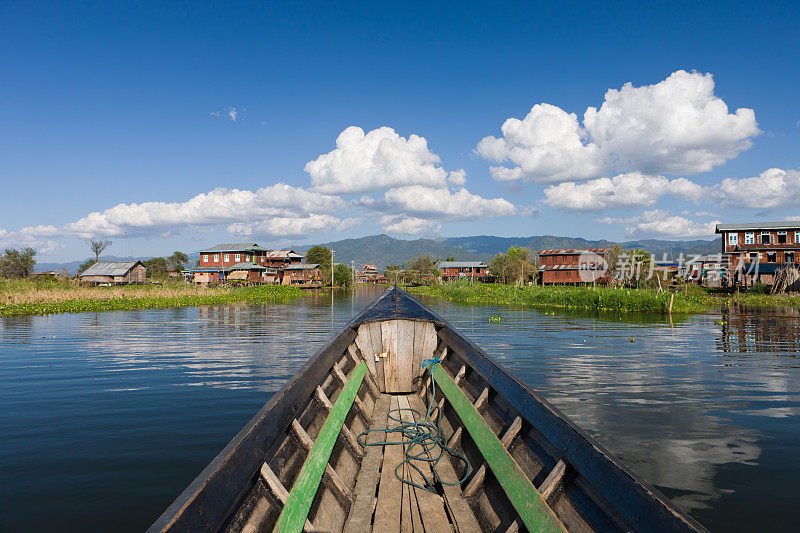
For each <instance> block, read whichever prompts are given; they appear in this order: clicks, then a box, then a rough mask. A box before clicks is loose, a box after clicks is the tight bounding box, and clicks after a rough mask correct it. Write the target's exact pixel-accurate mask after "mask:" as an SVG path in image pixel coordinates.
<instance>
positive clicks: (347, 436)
mask: <svg viewBox="0 0 800 533" xmlns="http://www.w3.org/2000/svg"><path fill="white" fill-rule="evenodd" d="M314 398H315V399H316V400H317V401H318V402H319V403H320V405H322V408H323V409H325V410H326V411H328V413H330V412H331V409H333V404H331V401H330V400H329V399H328V397H327V396H326V395H325V391H323V390H322V387H320V386H319V385H317V388H316V389H315V390H314ZM339 436H340V437H341V438H343V439H344V440H345V442H346V443H347V448H348V449H349V450H350V451H352V452H353V453H355V454H356V455H357V456H358V457H364V452H363V451H362V450H361V445H360V444H359V443H358V439H356V436H355V435H353V432H352V431H350V428H349V427H347V426H345V425H343V426H342V431H341V433H340V434H339Z"/></svg>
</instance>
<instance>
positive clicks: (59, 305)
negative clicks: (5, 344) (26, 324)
mask: <svg viewBox="0 0 800 533" xmlns="http://www.w3.org/2000/svg"><path fill="white" fill-rule="evenodd" d="M304 294H305V292H304V291H303V290H302V289H299V288H297V287H289V286H281V285H263V286H257V287H207V288H201V287H195V286H192V285H186V284H183V283H166V284H163V285H127V286H118V287H76V286H74V285H72V284H71V283H70V282H68V281H67V282H65V281H30V280H13V281H6V280H2V281H0V316H12V315H49V314H54V313H81V312H84V311H118V310H125V309H151V308H158V307H186V306H194V305H213V304H226V303H233V302H249V303H257V302H258V303H262V302H263V303H283V302H287V301H291V300H293V299H295V298H299V297H301V296H303V295H304Z"/></svg>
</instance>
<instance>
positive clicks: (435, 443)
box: [357, 357, 472, 494]
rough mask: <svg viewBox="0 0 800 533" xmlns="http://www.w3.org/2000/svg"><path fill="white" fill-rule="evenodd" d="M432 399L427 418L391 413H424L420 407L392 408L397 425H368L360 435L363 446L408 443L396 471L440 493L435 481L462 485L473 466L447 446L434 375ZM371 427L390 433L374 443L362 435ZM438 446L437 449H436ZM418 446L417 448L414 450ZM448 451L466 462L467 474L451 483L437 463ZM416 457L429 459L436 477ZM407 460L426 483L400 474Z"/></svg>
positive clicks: (429, 362) (429, 364) (425, 365)
mask: <svg viewBox="0 0 800 533" xmlns="http://www.w3.org/2000/svg"><path fill="white" fill-rule="evenodd" d="M437 363H441V359H439V358H438V357H434V358H433V359H425V360H424V361H423V362H422V367H423V368H427V369H428V371H429V372H430V371H431V369H433V365H435V364H437ZM431 391H432V392H431V400H430V402H429V403H428V408H427V410H426V411H425V418H423V419H422V420H420V421H419V422H403V421H402V420H401V419H400V418H396V417H395V416H393V415H392V413H398V416H401V415H399V413H400V411H411V412H412V413H414V414H416V415H417V417H421V416H422V413H420V412H419V411H417V410H416V409H405V408H400V409H392V410H390V411H389V418H390V419H392V420H394V421H395V422H399V425H398V426H397V427H394V428H392V429H367V430H364V431H362V432H361V433H359V435H358V437H357V439H358V442H359V444H361V445H362V446H390V445H394V444H400V445H405V446H406V448H405V458H404V459H403V461H402V462H401V463H400V464H399V465H397V468H395V469H394V475H395V476H397V479H399V480H400V481H402V482H403V483H406V484H407V485H411V486H414V487H417V488H418V489H422V490H426V491H428V492H432V493H434V494H437V491H436V486H435V484H436V483H441V484H442V485H460V484H461V483H463V482H464V481H465V480H466V479H467V478H468V477H469V475H470V473H471V472H472V466H471V465H470V464H469V460H467V458H466V456H464V454H462V453H459V452H458V451H456V450H454V449H452V448H450V447H448V446H447V439H446V438H445V436H444V433H442V427H441V418H442V413H441V412H440V410H439V406H438V405H436V401H435V400H436V383H435V381H434V380H433V379H431ZM434 412H436V416H435V417H434V416H433V413H434ZM371 431H383V432H385V433H386V434H387V440H386V441H384V442H374V443H367V442H364V441H362V440H361V437H362V436H365V435H367V434H368V433H370V432H371ZM389 433H398V434H400V435H402V437H403V438H405V439H406V440H404V441H402V440H401V441H389V440H388V438H389V437H388V434H389ZM437 448H438V453H437V452H436V449H437ZM416 449H419V451H418V452H415V451H414V450H416ZM445 454H448V455H450V456H451V457H455V458H456V459H458V460H460V461H463V463H464V465H465V466H466V472H465V473H464V475H463V476H462V477H461V479H459V480H458V481H456V482H455V483H448V482H446V481H443V480H442V478H441V477H439V472H438V471H437V470H436V467H437V466H438V464H439V461H440V460H441V459H442V457H444V455H445ZM413 461H423V462H426V463H430V468H431V471H432V472H433V480H431V479H428V477H427V476H426V475H425V474H424V473H423V472H422V470H420V468H419V467H418V466H417V465H415V464H414V462H413ZM404 464H407V465H408V466H410V467H411V468H413V469H414V470H416V471H417V472H418V473H419V475H420V476H422V479H423V480H425V486H422V485H419V484H418V483H414V482H413V481H411V480H410V479H405V478H403V476H401V475H400V474H399V472H398V471H399V470H400V468H402V466H403V465H404Z"/></svg>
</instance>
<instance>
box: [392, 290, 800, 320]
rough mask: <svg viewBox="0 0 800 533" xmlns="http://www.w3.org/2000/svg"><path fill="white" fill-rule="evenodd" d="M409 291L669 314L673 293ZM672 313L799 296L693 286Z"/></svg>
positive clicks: (791, 303) (794, 302)
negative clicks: (726, 292)
mask: <svg viewBox="0 0 800 533" xmlns="http://www.w3.org/2000/svg"><path fill="white" fill-rule="evenodd" d="M407 290H408V291H409V292H412V293H414V294H421V295H426V296H434V297H439V298H444V299H446V300H451V301H455V302H462V303H470V304H484V305H485V304H500V305H524V306H529V307H540V308H564V309H597V310H606V311H625V312H645V313H666V312H668V311H669V303H670V297H671V293H667V292H656V291H653V290H648V289H626V288H610V287H605V286H597V287H589V286H587V287H570V286H556V285H550V286H546V287H542V286H538V285H534V286H524V285H523V286H520V287H519V288H517V289H516V290H515V288H514V286H512V285H500V284H483V283H476V284H475V285H474V286H470V285H467V284H464V283H450V284H445V285H435V286H428V287H425V286H422V287H409V288H408V289H407ZM674 295H675V297H674V300H673V302H672V312H673V313H677V314H682V313H703V312H706V311H708V310H709V309H710V308H712V307H715V306H720V305H728V304H730V303H737V304H741V305H752V306H762V307H763V306H787V307H800V298H798V297H777V296H769V295H762V294H741V295H740V296H738V297H716V296H713V295H711V294H709V293H708V291H706V290H705V289H703V288H702V287H697V286H694V285H691V286H688V287H686V290H682V291H678V292H675V293H674Z"/></svg>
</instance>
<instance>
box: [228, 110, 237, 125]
mask: <svg viewBox="0 0 800 533" xmlns="http://www.w3.org/2000/svg"><path fill="white" fill-rule="evenodd" d="M238 117H239V112H238V111H237V110H236V108H235V107H232V108H230V109H228V118H229V119H231V120H232V121H234V122H236V120H237V119H238Z"/></svg>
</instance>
